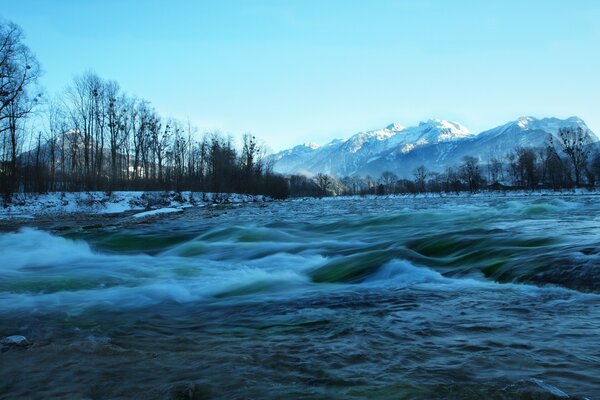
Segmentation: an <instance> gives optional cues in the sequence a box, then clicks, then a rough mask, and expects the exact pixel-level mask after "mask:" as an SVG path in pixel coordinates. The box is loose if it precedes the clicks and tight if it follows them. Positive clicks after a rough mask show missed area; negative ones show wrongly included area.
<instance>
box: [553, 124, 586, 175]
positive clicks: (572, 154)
mask: <svg viewBox="0 0 600 400" xmlns="http://www.w3.org/2000/svg"><path fill="white" fill-rule="evenodd" d="M549 141H550V146H551V147H552V148H554V149H555V151H557V150H556V147H555V146H554V138H553V136H550V138H549ZM590 143H591V139H590V134H589V132H588V131H587V130H586V129H583V128H581V127H569V128H560V129H559V130H558V146H559V148H560V150H561V151H562V152H563V153H564V154H565V155H566V156H567V158H568V159H569V161H570V162H571V166H572V167H573V172H574V174H575V186H577V187H580V184H581V173H582V172H583V169H584V168H585V165H586V163H587V159H588V156H589V144H590Z"/></svg>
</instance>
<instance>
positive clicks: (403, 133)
mask: <svg viewBox="0 0 600 400" xmlns="http://www.w3.org/2000/svg"><path fill="white" fill-rule="evenodd" d="M564 127H581V128H583V129H588V128H587V125H586V124H585V122H584V121H583V120H582V119H580V118H578V117H570V118H567V119H558V118H542V119H536V118H533V117H521V118H519V119H517V120H515V121H511V122H508V123H506V124H504V125H501V126H498V127H496V128H492V129H489V130H486V131H484V132H481V133H479V134H474V133H472V132H471V131H469V130H468V129H467V128H466V127H464V126H463V125H461V124H460V123H458V122H453V121H447V120H443V119H438V118H435V119H430V120H428V121H425V122H421V123H419V125H417V126H413V127H404V126H402V125H400V124H397V123H393V124H390V125H388V126H387V127H385V128H383V129H376V130H372V131H367V132H359V133H357V134H355V135H353V136H351V137H350V138H349V139H348V140H340V139H337V140H333V141H331V142H330V143H328V144H326V145H324V146H318V145H316V144H314V143H305V144H303V145H299V146H295V147H293V148H291V149H288V150H284V151H281V152H278V153H275V154H273V155H272V156H271V161H272V162H273V165H274V170H275V171H276V172H280V173H284V174H291V173H299V174H307V175H313V174H317V173H326V174H331V175H336V176H349V175H362V176H364V175H372V176H378V175H380V174H381V173H383V172H384V171H391V172H393V173H395V174H397V175H398V176H400V177H409V176H411V175H412V171H413V170H414V169H415V168H417V167H418V166H420V165H425V166H426V167H427V168H428V169H429V170H431V171H439V172H441V171H443V170H444V169H445V168H446V167H448V166H452V165H456V164H458V163H460V162H461V160H462V158H463V157H464V156H473V157H476V158H478V159H479V160H480V161H481V162H486V161H487V160H489V159H490V158H491V157H492V156H499V157H502V156H504V155H506V153H507V152H509V151H511V150H513V149H515V148H516V147H519V146H521V147H541V146H544V145H545V144H546V143H547V141H548V138H549V135H557V134H558V130H559V129H560V128H564ZM590 140H591V141H593V142H597V141H598V137H597V136H596V135H595V134H594V133H593V132H591V131H590Z"/></svg>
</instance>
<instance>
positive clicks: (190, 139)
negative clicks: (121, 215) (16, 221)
mask: <svg viewBox="0 0 600 400" xmlns="http://www.w3.org/2000/svg"><path fill="white" fill-rule="evenodd" d="M23 37H24V36H23V31H22V30H21V28H20V27H19V26H17V25H15V24H13V23H9V22H2V23H0V42H1V45H0V46H1V47H0V101H1V103H0V134H1V135H2V137H1V142H0V190H1V192H2V194H3V197H4V202H5V204H6V203H7V202H9V201H10V198H11V195H12V194H13V193H16V192H48V191H62V192H64V191H107V192H110V191H114V190H175V191H181V190H193V191H211V192H217V193H230V192H237V193H249V194H265V195H268V196H271V197H273V198H285V197H287V196H288V184H287V181H286V179H285V178H284V177H282V176H280V175H277V174H274V173H273V172H272V167H271V165H269V164H268V163H267V162H266V158H265V156H266V150H265V147H264V146H263V145H261V144H260V143H259V141H258V140H257V138H256V137H255V136H253V135H252V134H244V135H243V137H242V143H241V148H239V147H240V146H236V143H235V141H234V139H233V138H232V137H231V136H225V135H223V134H221V133H220V132H218V131H215V132H206V133H203V134H202V135H199V134H198V132H197V129H196V128H194V127H193V126H192V125H191V124H190V123H189V122H182V121H179V120H176V119H173V118H164V117H162V116H160V115H159V114H158V113H157V112H156V110H155V109H154V108H153V106H152V104H151V103H150V102H149V101H147V100H144V99H140V98H137V97H135V96H131V95H129V94H127V93H126V92H125V91H124V90H122V89H121V88H120V86H119V84H118V83H117V82H114V81H111V80H105V79H103V78H101V77H99V76H98V75H97V74H96V73H94V72H91V71H89V72H86V73H84V74H82V75H80V76H77V77H75V78H74V79H73V82H71V83H70V84H69V85H68V87H67V88H66V89H65V90H64V92H63V93H61V94H59V95H57V96H56V97H55V98H53V99H48V98H47V97H46V96H45V94H44V93H43V91H42V89H41V88H40V87H39V86H38V80H39V77H40V75H41V72H40V71H41V69H40V65H39V63H38V61H37V60H36V58H35V56H34V55H33V54H32V52H31V51H30V49H29V48H28V47H27V46H26V45H25V43H24V41H23Z"/></svg>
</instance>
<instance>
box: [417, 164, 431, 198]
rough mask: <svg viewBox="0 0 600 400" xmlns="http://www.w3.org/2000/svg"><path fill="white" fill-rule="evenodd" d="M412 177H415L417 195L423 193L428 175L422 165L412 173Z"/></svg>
mask: <svg viewBox="0 0 600 400" xmlns="http://www.w3.org/2000/svg"><path fill="white" fill-rule="evenodd" d="M413 175H414V176H415V184H416V185H417V191H418V192H419V193H423V192H425V182H426V181H427V176H428V175H429V171H427V168H426V167H425V166H424V165H421V166H419V167H417V168H416V169H415V170H414V171H413Z"/></svg>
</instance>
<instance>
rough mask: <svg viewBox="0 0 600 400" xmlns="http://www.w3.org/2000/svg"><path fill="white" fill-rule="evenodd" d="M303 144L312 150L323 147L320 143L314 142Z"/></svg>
mask: <svg viewBox="0 0 600 400" xmlns="http://www.w3.org/2000/svg"><path fill="white" fill-rule="evenodd" d="M302 146H304V147H308V148H309V149H312V150H317V149H318V148H319V147H321V146H319V145H318V144H316V143H314V142H306V143H304V144H303V145H302Z"/></svg>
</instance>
